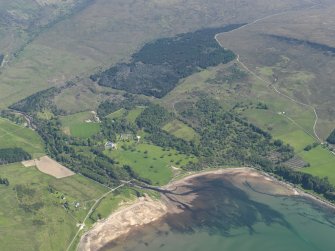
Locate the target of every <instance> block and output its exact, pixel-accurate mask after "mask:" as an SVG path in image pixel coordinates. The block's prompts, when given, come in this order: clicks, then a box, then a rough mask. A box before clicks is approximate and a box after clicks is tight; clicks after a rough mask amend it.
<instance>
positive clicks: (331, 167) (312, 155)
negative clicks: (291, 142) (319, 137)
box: [299, 146, 335, 185]
mask: <svg viewBox="0 0 335 251" xmlns="http://www.w3.org/2000/svg"><path fill="white" fill-rule="evenodd" d="M299 156H300V157H302V158H303V159H304V160H305V161H306V162H308V163H310V165H311V166H310V167H308V168H303V169H301V171H302V172H306V173H310V174H312V175H315V176H319V177H321V178H323V177H328V178H329V181H330V182H331V183H332V184H334V185H335V156H334V155H332V154H331V153H330V152H329V151H327V150H326V149H324V148H322V147H321V146H318V147H317V148H314V149H312V150H310V151H308V152H305V151H304V152H301V153H300V154H299Z"/></svg>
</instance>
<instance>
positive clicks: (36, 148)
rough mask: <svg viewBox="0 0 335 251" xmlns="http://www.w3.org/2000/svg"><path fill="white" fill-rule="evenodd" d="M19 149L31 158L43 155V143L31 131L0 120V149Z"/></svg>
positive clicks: (5, 120)
mask: <svg viewBox="0 0 335 251" xmlns="http://www.w3.org/2000/svg"><path fill="white" fill-rule="evenodd" d="M12 147H20V148H22V149H23V150H25V151H26V152H28V153H30V154H31V155H32V156H33V157H35V158H36V157H40V156H43V155H44V147H43V142H42V140H41V138H40V137H39V135H38V134H37V133H36V132H34V131H33V130H31V129H29V128H26V127H23V126H19V125H16V124H14V123H12V122H10V121H9V120H7V119H2V118H0V148H12Z"/></svg>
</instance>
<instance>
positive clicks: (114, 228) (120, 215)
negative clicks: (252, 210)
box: [77, 167, 335, 251]
mask: <svg viewBox="0 0 335 251" xmlns="http://www.w3.org/2000/svg"><path fill="white" fill-rule="evenodd" d="M209 175H212V176H218V175H232V177H233V178H234V177H235V176H236V177H238V179H239V180H238V183H241V184H243V182H245V181H247V182H249V180H250V181H251V182H255V184H257V183H262V182H263V183H264V184H265V183H267V184H270V185H271V184H275V186H274V187H276V188H277V189H278V190H274V191H273V192H272V193H273V194H277V195H284V196H299V197H303V198H307V199H310V200H312V201H313V202H315V203H317V204H320V205H322V206H325V207H327V208H331V209H333V210H335V205H333V204H331V203H330V202H327V201H324V200H322V199H321V198H318V197H317V196H314V195H312V194H309V193H306V192H305V191H303V190H301V189H299V188H296V187H294V186H293V185H292V184H290V183H287V182H284V181H280V180H278V179H276V178H275V177H273V176H271V175H270V174H268V173H264V172H262V171H259V170H257V169H254V168H250V167H238V168H225V169H214V170H209V171H201V172H196V173H190V174H188V175H187V176H183V177H180V179H177V180H174V181H172V182H170V183H168V184H167V185H165V186H163V187H162V188H163V189H165V190H169V191H174V190H176V189H177V188H180V187H183V186H185V185H188V184H190V183H191V181H192V180H194V179H195V178H197V177H202V176H209ZM241 184H240V185H241ZM270 193H271V191H270ZM195 196H196V195H194V194H193V195H189V196H187V197H186V198H184V199H185V200H186V203H187V204H189V205H191V202H192V200H193V199H194V197H195ZM180 210H181V209H180V208H178V206H177V205H176V204H174V203H171V202H169V199H167V198H166V196H165V195H163V196H162V198H161V199H159V200H153V199H152V198H150V197H149V196H145V197H141V198H138V199H137V200H135V201H134V202H132V203H131V204H129V205H124V206H121V207H120V208H119V209H118V210H116V211H115V212H113V213H112V214H111V215H110V216H109V217H108V218H106V219H104V220H102V221H99V222H97V223H95V224H94V225H93V227H92V228H91V229H90V230H89V231H88V232H86V233H85V234H84V235H83V236H82V237H81V239H80V242H79V244H78V249H77V250H79V251H93V250H99V249H100V248H102V247H104V246H105V245H106V244H108V243H110V242H112V241H114V240H116V239H118V238H120V237H122V236H124V235H126V234H128V233H129V232H130V231H131V230H133V229H135V228H138V227H141V226H144V225H147V224H150V223H152V222H155V221H157V220H159V219H161V218H163V217H164V216H165V215H167V214H169V213H178V212H180Z"/></svg>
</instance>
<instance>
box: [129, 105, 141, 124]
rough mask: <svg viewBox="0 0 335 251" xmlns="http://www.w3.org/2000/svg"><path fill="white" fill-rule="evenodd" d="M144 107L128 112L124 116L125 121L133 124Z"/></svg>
mask: <svg viewBox="0 0 335 251" xmlns="http://www.w3.org/2000/svg"><path fill="white" fill-rule="evenodd" d="M144 109H145V107H136V108H134V109H132V110H130V111H129V112H128V114H127V115H126V120H127V121H128V122H129V123H131V124H134V123H135V120H136V119H137V117H138V116H140V115H141V113H142V112H143V111H144Z"/></svg>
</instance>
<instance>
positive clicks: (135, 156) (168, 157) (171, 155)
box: [105, 142, 197, 185]
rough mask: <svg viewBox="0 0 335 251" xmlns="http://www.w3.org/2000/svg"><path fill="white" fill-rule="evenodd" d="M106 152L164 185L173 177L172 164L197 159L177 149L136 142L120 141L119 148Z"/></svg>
mask: <svg viewBox="0 0 335 251" xmlns="http://www.w3.org/2000/svg"><path fill="white" fill-rule="evenodd" d="M105 154H106V155H107V156H109V157H111V158H113V159H114V160H116V161H118V162H119V163H120V164H121V165H129V166H131V167H132V168H133V170H134V171H135V172H136V173H137V174H138V175H139V176H140V177H142V178H146V179H149V180H151V181H152V183H153V184H154V185H163V184H166V183H168V182H169V181H170V180H171V179H172V176H173V172H172V169H171V166H174V167H181V166H183V165H185V164H187V163H188V162H189V161H191V162H196V161H197V160H196V158H195V157H193V156H186V155H184V154H180V153H178V152H177V151H176V150H172V149H164V148H161V147H158V146H155V145H151V144H147V143H140V144H136V143H134V142H120V143H119V144H118V149H117V150H105Z"/></svg>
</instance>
